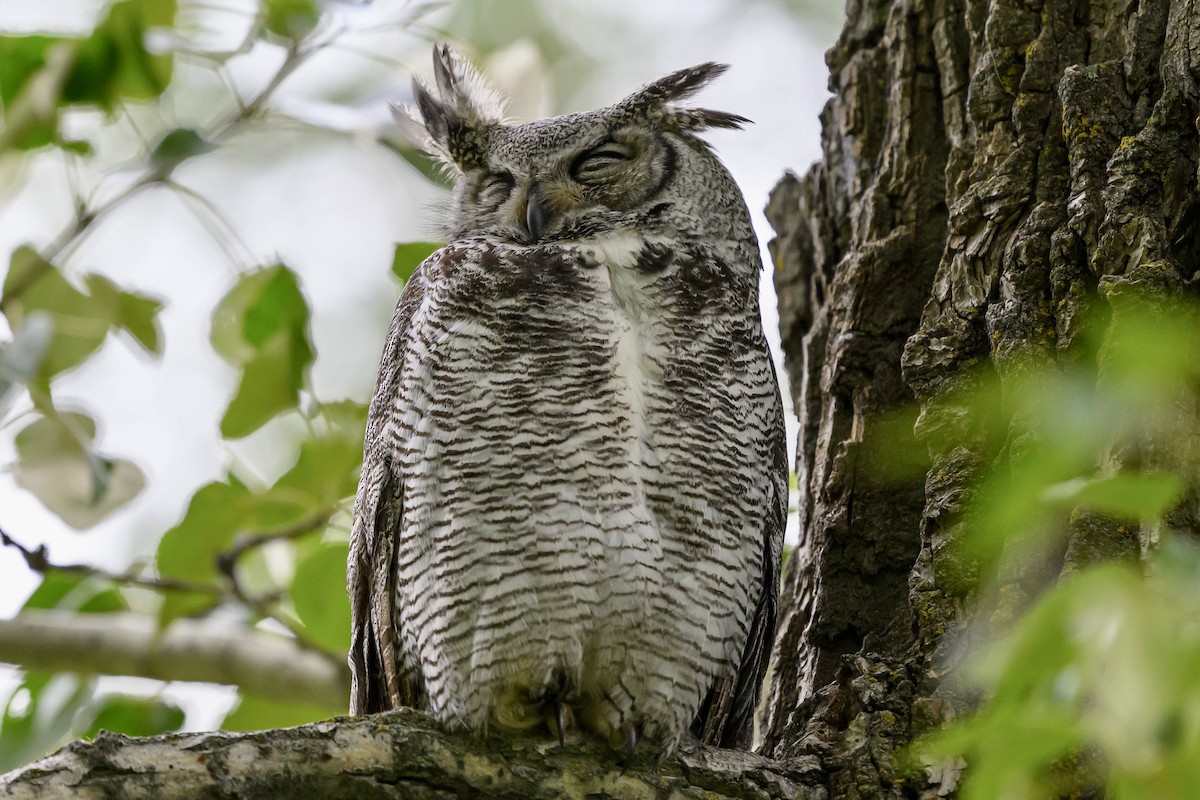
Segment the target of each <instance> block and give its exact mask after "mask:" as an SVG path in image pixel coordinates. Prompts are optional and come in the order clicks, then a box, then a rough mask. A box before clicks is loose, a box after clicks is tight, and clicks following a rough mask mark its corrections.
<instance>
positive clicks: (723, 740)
mask: <svg viewBox="0 0 1200 800" xmlns="http://www.w3.org/2000/svg"><path fill="white" fill-rule="evenodd" d="M763 348H764V349H765V348H766V344H765V342H764V344H763ZM767 362H768V364H769V365H770V378H771V380H772V381H777V378H776V373H775V364H774V363H773V362H772V361H771V360H770V356H768V357H767ZM776 385H778V384H776ZM774 397H775V401H774V405H775V407H774V409H773V413H772V415H771V417H772V419H771V422H770V424H769V427H770V430H769V431H767V435H768V437H769V440H768V441H769V442H770V445H769V452H768V457H767V459H766V460H767V462H768V463H767V464H766V465H765V466H767V467H768V469H769V470H770V472H769V473H768V475H769V479H770V481H771V493H770V497H771V503H770V504H769V506H768V508H767V509H766V514H765V516H764V518H763V540H762V594H761V595H760V596H759V599H758V603H757V605H756V606H755V608H754V616H753V617H751V620H750V632H749V634H748V635H747V637H746V646H745V647H744V648H743V649H742V660H741V664H740V665H739V667H738V671H737V673H736V674H735V675H734V676H733V677H732V678H730V679H728V680H721V681H717V682H716V683H715V684H714V685H713V687H712V689H710V690H709V693H708V696H707V697H706V698H705V699H704V702H703V703H702V704H701V706H700V710H699V712H698V713H697V714H696V720H695V722H693V723H692V733H693V734H695V735H696V736H697V737H698V738H699V739H700V740H701V741H702V742H704V743H705V744H711V745H716V746H718V747H729V748H735V749H739V750H747V749H749V748H750V746H751V744H752V743H753V741H752V740H753V738H754V715H755V711H756V710H757V708H758V700H759V692H760V689H761V687H762V683H763V678H764V677H765V676H766V672H767V664H768V662H769V661H770V658H771V648H772V646H773V644H774V642H775V624H776V618H777V614H778V606H779V569H780V559H781V556H782V553H783V534H784V527H785V526H786V525H787V503H788V499H787V498H788V463H787V432H786V430H785V427H784V422H783V404H782V401H781V400H780V399H779V395H778V392H776V394H775V396H774Z"/></svg>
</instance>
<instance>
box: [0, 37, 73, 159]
mask: <svg viewBox="0 0 1200 800" xmlns="http://www.w3.org/2000/svg"><path fill="white" fill-rule="evenodd" d="M78 46H79V43H78V41H77V40H73V39H59V38H54V37H50V36H0V101H2V102H3V107H4V112H5V120H4V122H5V126H6V127H5V129H3V130H0V150H3V149H6V148H8V147H15V148H17V149H21V150H30V149H33V148H37V147H42V146H44V145H47V144H51V143H53V142H54V141H55V140H57V139H58V116H59V114H58V108H59V98H60V94H61V92H62V87H63V83H64V82H65V81H66V80H68V78H69V76H70V73H71V71H72V69H73V68H74V62H75V54H76V51H77V49H78Z"/></svg>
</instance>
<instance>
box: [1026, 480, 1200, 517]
mask: <svg viewBox="0 0 1200 800" xmlns="http://www.w3.org/2000/svg"><path fill="white" fill-rule="evenodd" d="M1183 490H1184V484H1183V480H1182V479H1181V478H1180V477H1179V476H1178V475H1172V474H1169V473H1157V474H1144V473H1129V474H1126V475H1118V476H1116V477H1113V478H1096V479H1090V480H1088V479H1082V478H1081V479H1078V480H1073V481H1066V482H1064V483H1058V484H1055V485H1053V486H1048V487H1046V489H1045V491H1044V492H1043V498H1044V499H1046V500H1049V501H1053V502H1060V503H1066V504H1069V505H1074V506H1086V507H1087V508H1090V509H1092V510H1094V511H1098V512H1099V513H1101V514H1108V515H1110V516H1113V517H1120V518H1123V519H1131V520H1140V519H1157V518H1158V517H1161V516H1162V515H1163V514H1165V513H1166V512H1167V511H1169V510H1170V509H1171V508H1172V507H1173V506H1174V505H1175V504H1176V503H1178V502H1179V498H1180V497H1182V496H1183Z"/></svg>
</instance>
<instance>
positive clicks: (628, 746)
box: [621, 720, 638, 764]
mask: <svg viewBox="0 0 1200 800" xmlns="http://www.w3.org/2000/svg"><path fill="white" fill-rule="evenodd" d="M621 734H622V735H623V736H624V737H625V763H626V764H628V763H629V762H630V761H633V757H634V755H635V754H636V753H637V746H638V733H637V728H635V727H634V726H633V723H632V722H629V721H628V720H627V721H625V722H622V723H621Z"/></svg>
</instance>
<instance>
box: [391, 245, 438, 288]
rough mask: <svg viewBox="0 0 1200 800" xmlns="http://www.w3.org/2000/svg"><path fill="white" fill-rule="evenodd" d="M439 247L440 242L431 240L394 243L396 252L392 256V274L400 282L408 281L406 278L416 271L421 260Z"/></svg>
mask: <svg viewBox="0 0 1200 800" xmlns="http://www.w3.org/2000/svg"><path fill="white" fill-rule="evenodd" d="M439 247H441V245H440V244H435V243H433V242H408V243H405V244H398V245H396V252H395V254H394V255H393V256H392V274H394V275H395V276H396V277H397V278H399V279H400V282H401V283H408V279H409V278H411V277H412V274H413V273H414V272H416V270H417V267H419V266H421V262H422V261H424V260H425V259H427V258H429V256H431V255H433V253H434V252H435V251H436V250H437V249H438V248H439Z"/></svg>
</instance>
